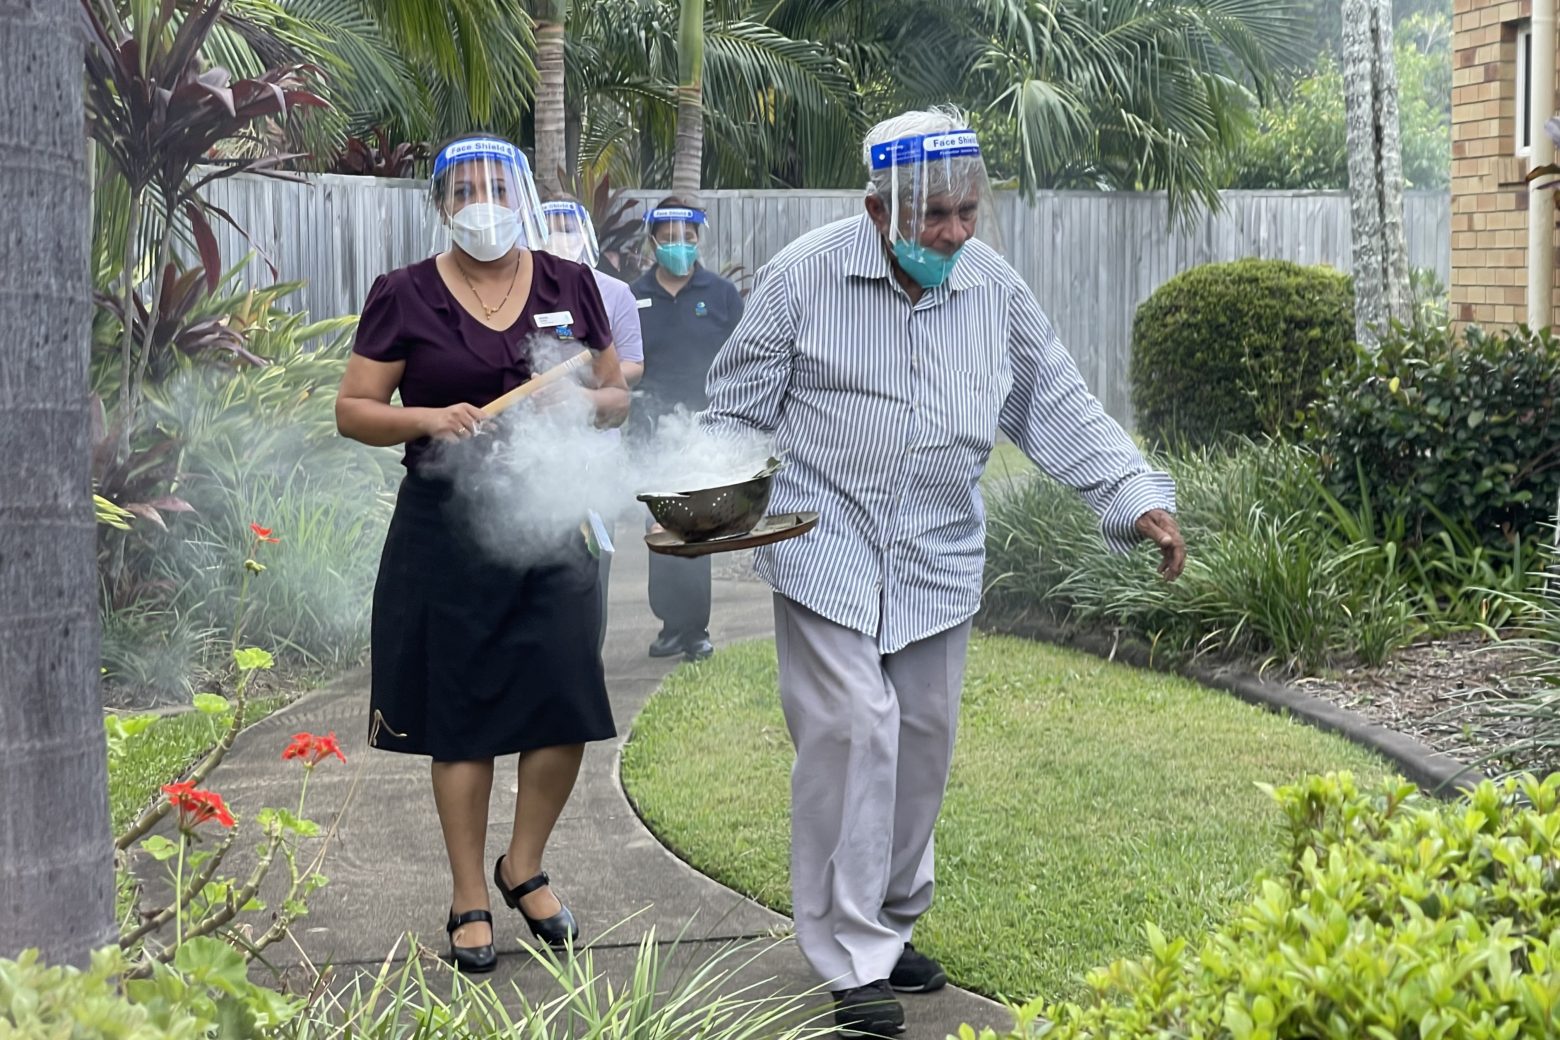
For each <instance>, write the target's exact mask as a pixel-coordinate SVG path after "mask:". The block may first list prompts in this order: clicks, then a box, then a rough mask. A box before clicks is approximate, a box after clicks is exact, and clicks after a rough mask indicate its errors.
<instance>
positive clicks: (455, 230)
mask: <svg viewBox="0 0 1560 1040" xmlns="http://www.w3.org/2000/svg"><path fill="white" fill-rule="evenodd" d="M450 237H451V238H453V239H454V240H455V244H456V245H458V246H460V248H461V249H462V250H464V251H465V252H466V253H467V255H469V256H470V257H471V258H472V259H473V260H483V261H487V260H497V259H498V258H499V257H501V256H503V255H504V254H505V253H507V252H509V250H510V249H511V248H513V247H514V244H515V242H516V240H518V239H519V237H520V214H518V213H516V212H515V211H514V210H512V209H510V208H509V207H507V206H498V205H495V204H493V203H491V202H473V203H472V204H471V205H469V206H467V207H465V208H464V209H462V210H461V211H460V212H459V213H457V214H455V215H454V216H453V217H451V218H450Z"/></svg>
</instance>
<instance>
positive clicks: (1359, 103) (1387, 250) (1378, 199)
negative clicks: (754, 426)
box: [1343, 0, 1410, 343]
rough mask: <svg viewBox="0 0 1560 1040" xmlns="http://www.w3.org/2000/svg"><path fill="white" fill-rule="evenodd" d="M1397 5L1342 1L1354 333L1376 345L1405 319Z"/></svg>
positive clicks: (1405, 252)
mask: <svg viewBox="0 0 1560 1040" xmlns="http://www.w3.org/2000/svg"><path fill="white" fill-rule="evenodd" d="M1392 59H1393V56H1392V9H1391V5H1390V3H1387V2H1385V0H1344V4H1343V87H1344V90H1343V99H1344V109H1345V113H1346V120H1347V127H1348V151H1349V199H1350V204H1349V212H1350V217H1351V221H1350V227H1351V236H1352V238H1353V255H1354V256H1353V259H1354V282H1355V301H1356V302H1355V307H1354V311H1355V314H1354V324H1355V329H1356V333H1355V334H1356V336H1357V337H1358V338H1359V340H1360V342H1362V343H1373V342H1375V339H1376V332H1377V329H1379V328H1384V327H1385V326H1386V324H1387V322H1388V320H1389V319H1390V320H1392V321H1399V322H1407V321H1408V318H1409V309H1410V299H1409V292H1408V243H1407V240H1406V238H1405V236H1404V231H1403V152H1402V149H1401V148H1400V146H1399V143H1398V142H1399V138H1398V129H1399V128H1398V105H1397V71H1396V68H1395V66H1394V64H1393V60H1392Z"/></svg>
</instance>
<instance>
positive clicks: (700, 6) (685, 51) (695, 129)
mask: <svg viewBox="0 0 1560 1040" xmlns="http://www.w3.org/2000/svg"><path fill="white" fill-rule="evenodd" d="M703 163H704V0H682V17H681V19H680V21H679V24H678V29H677V155H676V158H675V160H674V161H673V163H672V194H674V195H683V196H688V195H697V194H698V193H699V188H700V187H702V185H703V177H702V171H703Z"/></svg>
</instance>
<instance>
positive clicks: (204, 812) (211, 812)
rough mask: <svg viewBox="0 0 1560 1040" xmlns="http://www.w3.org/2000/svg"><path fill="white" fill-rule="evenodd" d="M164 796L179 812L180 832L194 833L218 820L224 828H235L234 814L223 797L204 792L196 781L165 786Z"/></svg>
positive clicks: (212, 792)
mask: <svg viewBox="0 0 1560 1040" xmlns="http://www.w3.org/2000/svg"><path fill="white" fill-rule="evenodd" d="M163 794H165V795H167V796H168V801H169V802H170V803H172V805H173V807H174V808H175V809H177V810H179V830H181V831H186V832H188V831H193V830H194V829H195V828H196V827H199V826H200V825H201V824H203V823H205V822H206V821H207V820H216V821H217V823H219V824H221V825H222V826H224V827H231V826H233V814H232V813H230V812H228V807H227V806H226V805H224V804H223V803H222V796H221V795H220V794H217V792H215V791H202V790H199V789H197V788H196V786H195V783H194V781H192V780H186V781H184V782H183V783H180V784H164V785H163Z"/></svg>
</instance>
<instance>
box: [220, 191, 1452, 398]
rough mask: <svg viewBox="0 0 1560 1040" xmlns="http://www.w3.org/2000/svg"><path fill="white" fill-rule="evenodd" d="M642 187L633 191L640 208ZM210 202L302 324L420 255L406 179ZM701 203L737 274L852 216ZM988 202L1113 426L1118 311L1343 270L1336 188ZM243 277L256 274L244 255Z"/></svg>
mask: <svg viewBox="0 0 1560 1040" xmlns="http://www.w3.org/2000/svg"><path fill="white" fill-rule="evenodd" d="M657 194H658V193H655V192H643V193H634V197H635V198H636V201H638V202H640V203H653V202H654V201H655V199H656V197H657ZM209 197H210V199H211V201H212V202H214V203H216V204H217V205H219V206H221V207H222V208H223V209H225V210H227V211H228V212H229V213H230V214H232V216H233V218H234V219H235V220H236V221H237V222H238V223H239V224H240V225H241V226H242V227H243V228H245V230H246V231H247V232H248V234H249V237H250V240H251V241H252V243H253V246H251V245H250V243H249V242H246V241H245V240H244V238H243V237H242V236H240V235H238V234H237V233H236V232H233V231H232V230H231V229H227V228H223V229H221V231H220V235H221V238H222V245H223V255H224V256H225V257H227V258H229V262H230V263H231V262H234V261H236V259H238V258H241V257H242V256H243V255H244V253H245V251H246V250H248V249H250V248H258V249H259V250H262V251H263V252H264V253H265V254H266V255H267V256H268V257H269V258H270V259H271V261H272V262H273V263H274V264H275V265H276V267H277V270H278V277H279V278H281V279H283V280H287V281H293V280H301V281H304V282H306V283H307V284H306V286H305V287H304V289H303V290H302V291H301V293H300V294H299V295H298V296H296V297H294V298H292V302H291V305H292V306H294V307H298V308H302V309H307V310H308V311H309V313H310V314H311V315H313V316H315V317H322V318H323V317H331V316H335V315H340V314H351V313H355V312H356V311H357V309H358V307H359V306H360V305H361V303H362V300H363V297H364V295H365V294H366V293H367V291H368V287H369V285H370V284H372V282H373V280H374V278H375V277H376V276H377V275H379V274H380V273H382V272H384V271H388V270H391V269H392V268H395V267H399V266H401V265H403V264H407V263H410V262H412V261H414V260H417V259H419V258H421V257H424V256H427V255H428V254H429V252H430V251H431V249H432V248H433V244H434V227H435V226H434V222H433V220H432V218H431V214H430V212H429V210H428V206H427V201H426V188H425V186H424V184H423V182H420V181H397V180H382V179H381V180H376V179H373V178H364V177H345V176H336V175H324V176H319V177H315V178H311V179H310V181H309V182H308V183H303V184H298V183H288V182H283V181H276V180H271V179H267V178H260V177H252V176H247V175H246V176H239V177H234V178H232V179H229V180H226V181H220V182H218V183H216V184H215V185H213V186H212V187H211V189H210V191H209ZM703 200H704V203H705V206H706V209H707V210H708V211H709V214H710V231H709V233H708V234H707V236H706V240H705V243H704V249H703V253H704V255H705V257H706V262H707V263H709V265H710V266H711V267H714V268H716V269H721V268H725V267H731V266H740V268H741V269H742V271H743V272H745V274H746V275H748V276H750V275H751V274H752V273H753V272H755V271H757V269H758V268H759V267H760V266H762V265H763V264H764V263H765V262H766V261H767V260H768V259H769V258H770V257H771V256H773V255H774V254H775V253H776V252H777V251H778V250H779V249H780V248H781V247H783V246H784V245H785V244H786V243H787V242H790V241H791V240H792V239H794V238H796V237H797V236H798V235H801V234H802V233H804V232H806V231H808V230H810V229H812V228H815V227H818V226H820V225H822V224H825V223H827V222H829V221H831V220H836V219H838V218H840V217H844V216H849V215H852V214H855V213H859V212H860V211H861V193H860V192H857V191H822V192H796V191H711V192H706V193H704V196H703ZM997 211H998V219H999V221H1000V226H1001V230H1002V235H1003V243H1004V247H1005V250H1006V252H1007V255H1008V259H1009V260H1010V261H1011V262H1012V264H1013V266H1014V267H1015V268H1016V269H1017V270H1018V272H1019V273H1020V274H1021V275H1023V277H1024V278H1025V279H1026V280H1027V281H1028V283H1029V285H1030V286H1031V287H1032V288H1033V289H1034V291H1035V295H1036V297H1037V298H1038V299H1039V301H1040V305H1041V307H1042V308H1044V309H1045V311H1046V312H1047V313H1048V314H1049V315H1050V317H1051V320H1052V322H1053V323H1054V324H1055V326H1056V328H1057V330H1058V332H1059V334H1060V335H1061V337H1062V340H1063V342H1064V343H1066V344H1067V347H1068V349H1069V350H1070V351H1071V352H1072V355H1073V357H1074V358H1075V359H1076V360H1077V362H1078V366H1079V368H1080V369H1081V370H1082V372H1083V375H1084V378H1085V379H1086V380H1087V381H1088V383H1089V385H1090V387H1091V388H1092V389H1093V390H1094V392H1095V393H1096V394H1098V395H1099V397H1100V399H1101V401H1102V402H1103V403H1104V405H1105V407H1106V409H1107V411H1109V412H1110V414H1111V415H1113V416H1115V417H1116V418H1117V419H1118V420H1121V421H1122V422H1123V423H1130V420H1131V406H1130V390H1129V383H1128V359H1129V356H1130V347H1131V331H1132V316H1133V314H1134V313H1135V312H1136V310H1137V306H1138V304H1139V303H1141V302H1142V301H1143V300H1144V299H1145V298H1147V296H1148V295H1149V294H1150V293H1151V292H1153V291H1154V289H1156V288H1158V287H1159V286H1160V285H1162V284H1163V283H1164V282H1165V281H1166V280H1168V279H1169V278H1170V277H1172V276H1173V275H1175V274H1177V273H1179V272H1181V271H1184V270H1186V269H1188V268H1190V267H1195V266H1197V265H1198V264H1203V263H1209V262H1211V261H1219V260H1235V259H1240V258H1242V257H1251V256H1255V257H1272V258H1279V259H1286V260H1294V261H1297V262H1300V263H1307V264H1329V265H1331V266H1333V267H1336V268H1339V269H1340V270H1345V271H1347V270H1348V269H1349V267H1350V257H1349V249H1350V247H1349V202H1348V197H1347V195H1346V194H1345V193H1343V192H1251V191H1236V192H1227V193H1225V195H1224V205H1223V208H1222V209H1221V211H1220V212H1218V213H1204V214H1202V215H1200V216H1198V217H1196V218H1195V219H1193V220H1192V221H1190V222H1187V223H1183V224H1175V225H1172V224H1171V223H1170V222H1169V220H1168V218H1167V211H1166V207H1165V202H1164V198H1163V196H1161V195H1155V194H1133V193H1121V192H1112V193H1102V192H1051V193H1044V194H1041V195H1039V196H1037V197H1034V198H1031V199H1024V198H1022V197H1020V196H1018V195H1016V194H1004V195H1001V196H999V198H998V200H997ZM1450 211H1451V206H1450V202H1449V199H1448V197H1447V195H1446V194H1445V193H1442V192H1434V193H1428V192H1418V193H1410V194H1409V195H1408V196H1407V198H1406V213H1405V217H1406V224H1407V230H1408V244H1409V260H1410V263H1411V264H1412V265H1413V266H1415V267H1421V268H1428V269H1430V270H1431V271H1434V272H1435V273H1436V275H1437V276H1438V277H1439V279H1440V280H1441V282H1442V283H1443V284H1445V282H1446V281H1447V279H1448V277H1449V268H1450V263H1451V253H1450V242H1451V235H1450V223H1451V212H1450ZM245 277H246V278H247V279H250V280H252V281H256V282H258V281H263V280H269V278H270V277H271V276H270V272H269V270H268V268H267V267H266V265H265V264H264V263H263V262H261V261H260V260H259V259H254V260H252V261H251V262H250V264H249V265H248V267H247V268H246V270H245ZM651 363H653V359H651Z"/></svg>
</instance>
